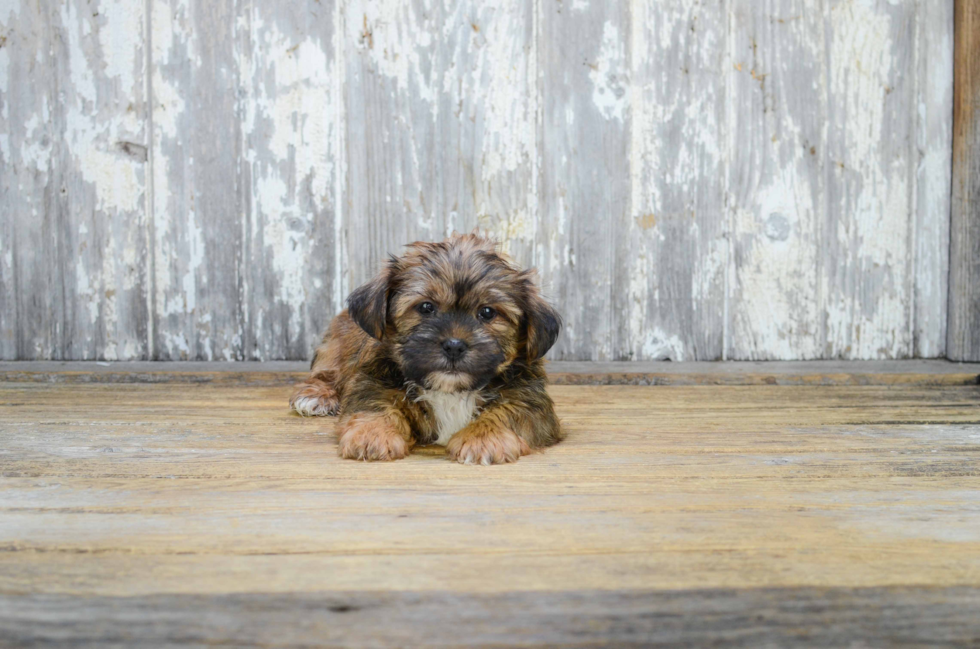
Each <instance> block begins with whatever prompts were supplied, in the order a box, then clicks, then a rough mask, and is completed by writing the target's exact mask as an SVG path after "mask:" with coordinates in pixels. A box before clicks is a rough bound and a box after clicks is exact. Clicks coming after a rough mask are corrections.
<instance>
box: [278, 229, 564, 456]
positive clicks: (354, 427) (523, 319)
mask: <svg viewBox="0 0 980 649" xmlns="http://www.w3.org/2000/svg"><path fill="white" fill-rule="evenodd" d="M532 279H533V274H532V272H531V271H522V270H518V269H517V268H515V267H514V266H513V265H512V264H511V262H510V261H508V259H506V258H505V257H504V256H503V255H501V254H500V253H499V252H497V250H496V246H495V244H494V243H493V242H492V241H489V240H488V239H484V238H482V237H480V236H477V235H472V234H469V235H462V236H460V235H453V236H452V237H451V238H449V239H447V240H446V241H442V242H440V243H421V242H420V243H413V244H410V245H409V246H408V252H406V253H405V254H404V255H403V256H401V257H391V259H389V261H388V263H387V265H386V266H385V268H384V270H382V271H381V273H380V274H379V275H378V276H377V277H375V278H374V279H373V280H372V281H371V282H369V283H368V284H365V285H364V286H362V287H360V288H359V289H357V290H356V291H354V292H353V293H351V295H350V297H349V298H348V300H347V306H348V310H347V311H343V312H341V313H340V315H338V316H337V317H336V318H334V320H333V322H332V323H331V324H330V328H329V329H328V330H327V333H326V335H325V336H324V338H323V342H322V343H321V344H320V346H319V347H317V349H316V354H315V355H314V357H313V366H312V371H311V372H310V376H309V378H307V379H306V381H304V382H303V383H301V384H299V385H298V386H297V387H296V391H295V393H294V394H293V396H292V399H291V400H290V407H291V408H292V409H293V410H295V411H296V412H298V413H299V414H301V415H308V416H310V415H334V414H337V413H338V412H339V413H340V415H341V418H340V424H339V449H338V450H339V453H340V455H341V457H345V458H351V459H357V460H397V459H399V458H403V457H405V456H406V455H408V454H409V452H410V451H411V449H412V447H413V446H414V445H415V444H442V445H445V446H446V450H447V452H448V454H449V457H450V458H452V459H454V460H457V461H459V462H462V463H464V464H496V463H503V462H515V461H516V460H517V459H518V458H519V457H520V456H521V455H526V454H527V453H530V452H531V450H532V449H539V448H543V447H545V446H550V445H552V444H555V443H556V442H558V441H559V440H560V439H561V437H562V433H561V428H560V426H559V424H558V418H557V417H556V416H555V410H554V405H553V404H552V402H551V399H550V398H549V397H548V394H547V392H545V380H546V377H545V371H544V362H543V361H542V360H541V357H542V356H544V354H545V352H547V351H548V349H550V348H551V346H552V345H553V344H554V343H555V340H556V339H557V338H558V331H559V329H560V328H561V318H560V317H559V315H558V313H557V312H556V311H555V310H554V309H553V308H551V307H550V306H549V305H548V304H547V303H546V302H545V301H544V300H543V299H542V298H541V295H540V293H539V292H538V288H537V287H536V286H535V285H534V282H533V281H532Z"/></svg>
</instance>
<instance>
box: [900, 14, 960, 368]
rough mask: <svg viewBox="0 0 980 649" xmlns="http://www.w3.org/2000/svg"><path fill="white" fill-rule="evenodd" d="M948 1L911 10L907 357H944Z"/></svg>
mask: <svg viewBox="0 0 980 649" xmlns="http://www.w3.org/2000/svg"><path fill="white" fill-rule="evenodd" d="M954 4H955V3H954V0H935V1H931V2H919V3H918V4H917V16H916V20H917V32H918V34H917V38H916V41H917V42H916V58H917V61H916V97H915V102H916V105H915V106H913V107H911V113H912V115H913V117H914V118H915V119H917V133H916V136H917V139H916V148H915V157H914V160H915V164H916V176H915V184H916V202H915V205H914V208H915V222H914V231H913V237H914V242H915V248H914V251H913V257H912V259H910V260H909V263H912V264H913V267H914V272H915V293H914V295H913V301H914V305H915V309H914V312H913V317H914V327H913V330H912V336H913V355H914V356H916V357H917V358H936V357H942V356H945V355H946V313H947V310H946V304H947V300H948V295H949V222H950V209H951V205H950V186H951V183H952V159H953V152H952V141H953V138H952V133H953V123H952V120H951V119H950V107H951V106H952V105H953V11H954Z"/></svg>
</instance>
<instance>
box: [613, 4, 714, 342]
mask: <svg viewBox="0 0 980 649" xmlns="http://www.w3.org/2000/svg"><path fill="white" fill-rule="evenodd" d="M728 9H729V8H728V5H727V2H715V3H702V2H672V3H651V2H645V1H642V0H635V1H634V2H632V3H631V12H632V15H631V17H630V20H631V29H632V49H631V59H632V63H631V68H632V84H631V85H632V89H631V93H632V94H631V127H632V128H631V134H630V161H631V169H630V172H631V174H632V178H631V185H632V187H631V198H630V203H631V211H630V216H631V218H630V220H629V224H628V228H627V229H626V230H625V231H624V232H622V233H620V234H619V236H620V238H622V239H624V242H625V244H626V245H625V246H623V251H624V256H625V258H626V259H627V260H628V265H627V269H628V273H627V276H626V277H624V278H622V280H621V281H620V282H617V290H619V291H628V298H629V302H628V304H627V312H626V314H623V316H628V326H629V344H628V351H629V358H631V359H642V360H662V359H669V360H675V361H684V360H715V359H720V358H721V356H722V339H723V332H724V307H725V272H726V265H727V262H728V241H727V239H726V236H725V235H726V229H727V223H726V218H725V198H726V196H725V192H726V186H725V185H726V177H725V174H726V169H727V160H726V155H727V147H726V146H725V145H726V137H727V133H726V131H727V128H728V125H727V107H726V99H727V97H726V76H727V71H726V69H725V66H726V65H727V64H728V44H729V43H728Z"/></svg>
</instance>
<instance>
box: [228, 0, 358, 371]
mask: <svg viewBox="0 0 980 649" xmlns="http://www.w3.org/2000/svg"><path fill="white" fill-rule="evenodd" d="M239 16H240V20H241V21H242V22H243V23H244V25H245V26H246V27H245V29H246V31H247V37H245V36H243V37H242V39H241V40H243V41H244V42H245V43H246V44H245V45H243V47H242V49H243V52H242V56H241V57H240V59H239V65H240V66H242V71H241V74H242V77H243V86H244V92H245V99H244V101H243V104H244V106H243V120H244V124H243V127H242V130H243V137H244V138H245V140H244V157H245V164H246V169H245V171H244V175H243V182H245V183H246V184H247V187H246V189H245V192H246V194H247V197H246V203H247V209H246V210H245V232H244V237H245V240H244V246H245V248H244V249H245V255H244V258H243V264H244V286H243V291H242V296H241V300H242V309H243V310H244V318H245V330H244V337H243V339H242V341H241V344H242V346H243V355H244V356H245V357H246V358H249V359H255V360H262V359H268V358H306V357H307V356H308V355H309V354H310V353H311V350H312V348H313V346H314V344H315V342H316V341H318V339H319V337H320V335H321V333H322V332H323V330H324V329H325V328H326V326H327V324H328V319H329V317H330V316H331V315H332V314H333V313H335V312H336V308H337V305H338V303H339V301H340V300H341V299H342V298H343V297H344V296H343V295H342V293H343V292H344V289H343V287H342V286H340V285H339V284H338V282H337V281H336V277H337V275H338V274H339V271H340V269H341V266H340V258H341V251H340V250H339V245H340V243H341V242H342V241H343V236H342V233H340V225H341V224H340V218H341V216H340V214H339V212H342V209H340V208H339V202H340V200H341V191H340V189H339V181H338V178H339V171H340V169H339V167H338V159H339V155H338V151H339V148H338V147H339V145H340V142H339V131H340V129H341V128H342V124H341V122H340V120H339V111H340V107H339V105H340V103H341V101H342V99H341V97H340V96H339V95H340V92H339V89H340V88H341V84H340V83H339V82H338V81H339V80H338V78H337V77H338V75H339V74H341V71H340V70H339V68H338V66H337V64H336V59H335V55H334V51H335V49H334V41H335V39H336V38H337V37H338V34H336V32H335V29H334V19H335V5H334V3H333V2H330V1H325V0H304V1H302V2H291V3H264V2H256V3H247V4H244V5H242V7H241V8H239Z"/></svg>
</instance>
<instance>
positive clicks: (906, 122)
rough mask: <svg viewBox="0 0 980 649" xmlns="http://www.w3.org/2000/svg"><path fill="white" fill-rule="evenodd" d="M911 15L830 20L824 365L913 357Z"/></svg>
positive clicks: (841, 9)
mask: <svg viewBox="0 0 980 649" xmlns="http://www.w3.org/2000/svg"><path fill="white" fill-rule="evenodd" d="M915 5H916V3H914V2H907V1H906V2H896V3H863V2H851V1H836V2H831V3H829V5H828V6H827V9H826V12H825V13H826V16H827V17H826V21H827V22H826V24H827V37H826V39H827V43H828V46H829V47H830V52H829V53H828V62H829V69H828V70H827V72H826V83H827V92H828V96H829V105H828V116H827V117H828V123H829V128H828V129H827V154H826V158H825V162H824V164H825V165H826V182H827V186H826V192H827V193H826V201H827V214H826V216H825V217H824V220H823V223H822V226H823V232H822V240H821V248H822V250H823V253H824V258H823V261H822V272H821V277H820V282H821V300H822V310H823V312H822V314H821V317H822V319H823V326H824V328H825V336H824V345H825V349H824V350H823V355H824V356H825V357H831V358H871V357H875V358H904V357H909V356H911V355H912V352H913V348H912V330H913V326H912V313H913V306H912V295H913V292H914V284H913V281H914V273H913V269H912V266H911V264H910V263H909V260H910V259H911V258H912V251H913V249H914V247H913V235H912V231H913V228H914V226H915V224H914V214H915V213H914V204H913V202H912V197H913V195H914V182H915V179H916V161H917V156H916V157H913V151H914V147H915V144H916V141H917V118H916V114H917V110H916V108H915V99H916V97H917V93H916V66H915V63H916V60H915V43H916V40H915V38H914V37H915V33H916V23H915V18H916V7H915ZM902 260H905V261H904V262H903V261H902Z"/></svg>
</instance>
